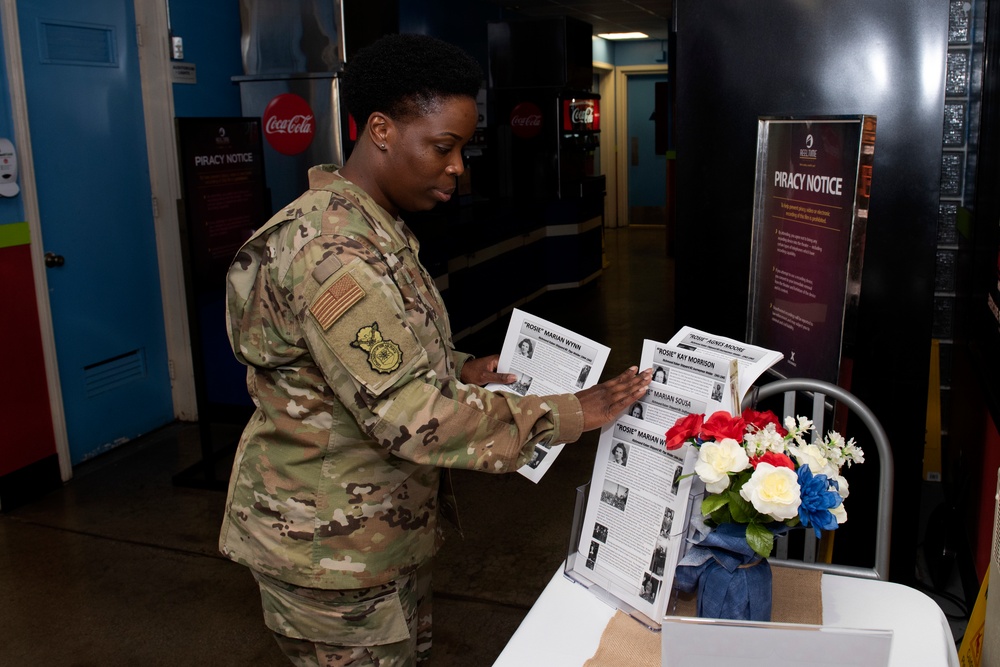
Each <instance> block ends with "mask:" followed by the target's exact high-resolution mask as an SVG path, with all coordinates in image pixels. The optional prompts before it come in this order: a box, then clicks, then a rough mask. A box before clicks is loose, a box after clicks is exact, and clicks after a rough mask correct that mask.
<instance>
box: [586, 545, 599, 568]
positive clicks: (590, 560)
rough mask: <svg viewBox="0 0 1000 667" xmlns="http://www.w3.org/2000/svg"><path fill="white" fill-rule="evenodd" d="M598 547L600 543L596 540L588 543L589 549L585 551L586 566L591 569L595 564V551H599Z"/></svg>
mask: <svg viewBox="0 0 1000 667" xmlns="http://www.w3.org/2000/svg"><path fill="white" fill-rule="evenodd" d="M600 549H601V545H600V544H598V543H597V542H591V543H590V551H588V552H587V567H589V568H590V569H591V570H593V569H594V566H595V565H596V564H597V552H598V551H600Z"/></svg>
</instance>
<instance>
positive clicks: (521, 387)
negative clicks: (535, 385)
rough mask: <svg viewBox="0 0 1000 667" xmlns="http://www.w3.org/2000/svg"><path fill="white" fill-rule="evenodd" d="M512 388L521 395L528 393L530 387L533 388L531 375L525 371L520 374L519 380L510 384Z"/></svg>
mask: <svg viewBox="0 0 1000 667" xmlns="http://www.w3.org/2000/svg"><path fill="white" fill-rule="evenodd" d="M510 388H511V389H513V390H514V391H515V392H517V393H518V394H521V396H524V395H526V394H527V393H528V389H530V388H531V377H530V376H528V375H525V374H523V373H521V374H519V375H518V376H517V382H515V383H514V384H512V385H510Z"/></svg>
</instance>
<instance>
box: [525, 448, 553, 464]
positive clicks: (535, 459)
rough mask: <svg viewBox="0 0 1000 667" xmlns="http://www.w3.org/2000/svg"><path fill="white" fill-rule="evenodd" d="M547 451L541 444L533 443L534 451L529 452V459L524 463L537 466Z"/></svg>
mask: <svg viewBox="0 0 1000 667" xmlns="http://www.w3.org/2000/svg"><path fill="white" fill-rule="evenodd" d="M548 453H549V452H548V451H547V450H546V449H545V448H544V447H542V446H541V445H535V451H533V452H531V459H530V460H529V461H528V462H527V463H526V464H525V465H527V466H528V467H529V468H537V467H538V466H540V465H541V464H542V461H544V460H545V456H546V455H547V454H548Z"/></svg>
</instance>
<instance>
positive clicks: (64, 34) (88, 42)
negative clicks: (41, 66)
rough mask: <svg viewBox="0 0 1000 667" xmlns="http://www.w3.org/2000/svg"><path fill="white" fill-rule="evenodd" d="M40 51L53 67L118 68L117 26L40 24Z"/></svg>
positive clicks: (49, 22)
mask: <svg viewBox="0 0 1000 667" xmlns="http://www.w3.org/2000/svg"><path fill="white" fill-rule="evenodd" d="M38 50H39V58H40V60H41V61H42V62H43V63H46V64H50V65H91V66H97V67H117V66H118V50H117V48H116V42H115V29H114V26H104V25H94V24H88V23H66V22H63V21H48V20H45V21H39V23H38Z"/></svg>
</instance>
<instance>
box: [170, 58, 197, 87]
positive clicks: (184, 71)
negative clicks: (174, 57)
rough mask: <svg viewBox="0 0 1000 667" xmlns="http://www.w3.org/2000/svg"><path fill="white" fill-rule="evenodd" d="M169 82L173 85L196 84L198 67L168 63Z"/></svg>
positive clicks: (192, 64)
mask: <svg viewBox="0 0 1000 667" xmlns="http://www.w3.org/2000/svg"><path fill="white" fill-rule="evenodd" d="M170 80H171V81H172V82H173V83H198V66H197V65H195V64H194V63H181V62H172V63H170Z"/></svg>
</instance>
